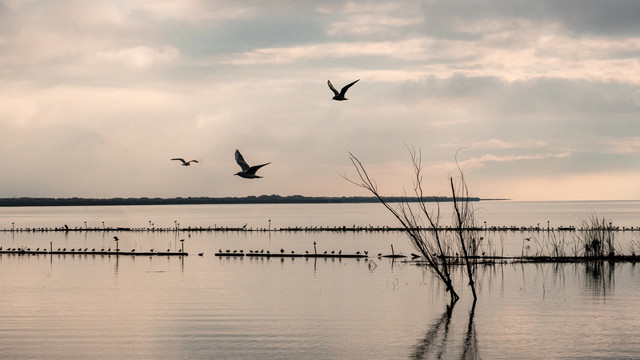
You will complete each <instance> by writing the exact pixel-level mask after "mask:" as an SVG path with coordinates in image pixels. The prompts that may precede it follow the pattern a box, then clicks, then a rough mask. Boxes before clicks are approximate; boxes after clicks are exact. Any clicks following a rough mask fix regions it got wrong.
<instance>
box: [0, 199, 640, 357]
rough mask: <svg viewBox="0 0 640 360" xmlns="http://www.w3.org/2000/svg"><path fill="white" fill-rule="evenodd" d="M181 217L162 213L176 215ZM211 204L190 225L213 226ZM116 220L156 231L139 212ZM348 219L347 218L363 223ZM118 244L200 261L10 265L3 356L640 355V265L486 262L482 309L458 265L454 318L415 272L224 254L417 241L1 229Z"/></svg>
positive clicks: (386, 264) (515, 243)
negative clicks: (223, 253) (178, 252)
mask: <svg viewBox="0 0 640 360" xmlns="http://www.w3.org/2000/svg"><path fill="white" fill-rule="evenodd" d="M341 206H342V205H341ZM368 206H372V204H369V205H368ZM169 208H171V207H169ZM169 208H163V209H156V210H158V211H160V213H162V214H164V215H162V216H165V217H166V219H170V217H169V215H168V213H167V212H166V210H167V209H169ZM266 208H269V207H266ZM294 208H295V207H294ZM312 208H315V207H312ZM337 208H338V209H341V208H340V207H337ZM198 209H202V208H198V207H195V208H190V209H189V211H187V213H185V214H182V215H181V216H180V218H181V219H198V220H197V221H204V220H205V219H206V221H210V220H211V219H213V218H211V216H210V215H211V214H210V213H208V212H204V213H203V214H199V213H198V211H197V210H198ZM262 209H265V208H262ZM295 209H298V208H295ZM325 209H326V210H330V209H332V207H326V208H325ZM371 209H374V207H371ZM0 210H2V211H4V212H3V213H2V214H3V215H0V218H2V219H6V218H7V216H8V215H7V214H8V213H9V212H8V211H6V209H0ZM23 210H24V211H26V212H29V211H33V210H25V209H23ZM238 210H239V212H237V213H234V214H235V216H239V215H238V214H240V213H242V211H240V208H238ZM20 211H22V210H18V212H20ZM46 211H51V212H52V214H55V209H49V210H46ZM59 211H61V213H60V214H66V215H65V216H67V215H69V214H72V213H73V211H77V210H73V211H72V212H71V213H68V211H71V209H62V210H59ZM101 211H102V210H101ZM104 211H105V212H111V215H109V216H114V218H113V219H115V216H116V215H114V214H116V213H118V212H121V211H126V214H125V215H124V217H126V218H130V219H139V220H135V221H134V222H135V223H136V224H137V223H138V222H140V223H141V226H144V225H145V222H146V224H148V221H149V220H148V219H147V217H148V216H146V215H148V214H143V213H142V212H140V213H139V211H140V209H129V208H124V209H122V208H121V209H118V208H117V207H116V208H113V209H106V210H104ZM150 211H151V212H153V211H155V210H154V209H151V210H150ZM252 211H253V210H252ZM288 211H291V208H289V210H288ZM365 213H366V212H365ZM60 214H58V215H55V216H61V215H60ZM132 214H133V215H132ZM250 214H253V215H251V216H254V218H255V219H257V218H258V212H253V213H252V212H250ZM307 214H308V213H307ZM345 214H348V212H338V213H334V214H333V215H332V216H334V219H341V221H345V222H354V221H353V218H348V217H347V218H342V216H345ZM50 215H51V214H50ZM50 215H46V216H44V218H48V217H47V216H50ZM227 215H228V216H231V215H229V214H227ZM30 216H34V219H35V220H33V221H34V222H35V221H36V220H37V219H38V218H37V216H35V215H34V214H32V215H30ZM51 216H53V215H51ZM55 216H54V217H55ZM69 216H70V215H69ZM73 216H76V219H81V218H82V217H81V215H79V214H75V215H73ZM118 216H120V215H118ZM282 216H283V218H284V217H285V215H284V212H283V213H282ZM299 216H300V217H301V218H305V217H306V216H307V215H305V214H304V212H302V213H301V214H299ZM314 216H320V215H314ZM322 216H329V215H322ZM358 216H361V215H358ZM160 217H161V216H157V218H160ZM327 218H328V217H327ZM39 219H40V220H42V219H43V218H39ZM143 219H146V220H143ZM273 219H278V218H277V217H273ZM323 219H325V218H323ZM3 221H4V222H6V220H3ZM109 221H111V220H109ZM182 221H183V222H185V223H186V222H187V221H185V220H182ZM197 221H196V220H194V222H197ZM213 221H217V219H214V220H213ZM234 221H238V220H237V219H236V220H234ZM278 221H279V220H278ZM323 221H324V220H323ZM76 222H77V223H82V221H80V220H77V221H76ZM88 222H89V221H88ZM172 222H173V220H171V223H172ZM238 222H240V221H238ZM156 223H160V221H159V220H156ZM171 223H169V222H168V225H169V226H170V225H171ZM273 223H274V226H275V224H276V223H277V221H276V220H273ZM3 224H4V223H3ZM3 224H0V227H2V226H4V225H3ZM265 225H266V223H265ZM90 226H91V225H90ZM501 234H502V236H503V238H502V239H494V240H493V245H494V246H498V244H500V245H499V246H504V248H505V250H506V251H512V252H515V253H516V254H519V253H520V251H521V250H522V244H523V241H522V236H523V233H521V232H504V233H501ZM627 234H629V233H627ZM115 235H117V236H118V237H119V238H120V242H119V245H120V248H121V249H130V248H136V249H139V250H143V249H150V248H154V249H166V248H171V249H178V248H179V247H180V239H185V249H186V250H187V251H188V252H190V254H191V255H190V256H188V257H186V258H184V259H182V260H181V259H178V258H167V257H147V256H144V257H136V258H132V257H127V256H123V257H119V258H118V259H117V260H116V258H115V257H114V256H111V257H108V256H93V255H60V256H57V255H56V256H43V255H40V256H15V255H1V256H0V273H1V274H2V277H1V279H2V285H3V287H2V288H3V291H2V293H0V303H2V304H3V306H2V309H3V310H2V311H1V312H0V323H2V324H3V326H2V329H0V331H2V336H0V358H48V359H56V358H69V357H76V358H89V357H94V356H95V354H101V355H102V356H101V358H104V359H116V358H122V357H123V356H124V355H126V356H127V357H135V358H165V359H174V358H225V357H226V358H238V357H240V358H278V359H287V358H291V359H298V358H310V359H325V358H407V357H412V358H432V356H431V355H433V354H435V357H437V356H438V354H441V355H442V358H455V359H457V358H460V357H461V356H462V355H465V354H466V355H469V356H467V358H478V357H480V358H484V359H500V358H504V359H507V358H509V359H510V358H528V359H536V358H540V359H543V358H544V359H546V358H549V357H552V358H553V357H555V358H558V357H565V358H570V357H573V356H577V357H579V356H593V357H596V358H597V357H625V356H628V357H633V356H635V353H634V352H635V351H636V350H637V349H638V348H640V340H638V339H639V338H640V337H638V336H637V335H638V334H640V316H639V315H638V312H637V308H638V306H639V305H640V285H638V284H640V281H639V277H640V273H639V268H638V267H637V266H635V265H633V264H629V263H618V264H615V265H612V264H609V263H607V262H599V263H597V262H594V263H582V264H507V265H494V266H480V267H479V268H478V270H477V274H478V281H477V284H478V288H477V290H478V294H479V299H478V302H477V304H476V306H475V308H473V307H472V306H471V303H470V299H471V294H470V292H469V289H468V287H466V286H465V284H466V279H465V276H464V274H463V273H462V271H461V269H460V268H458V270H457V271H456V272H455V274H454V282H455V287H456V290H457V291H458V293H459V294H460V295H461V300H460V301H459V302H458V303H457V304H456V305H455V307H454V308H453V309H452V312H451V315H450V316H449V315H447V314H446V306H445V305H446V304H447V303H448V295H447V294H446V292H445V291H444V288H443V287H442V286H441V284H439V283H438V282H436V281H435V280H434V278H433V277H432V276H431V275H430V273H429V271H427V270H425V269H423V268H420V267H417V266H415V265H414V264H410V263H404V262H401V261H396V262H392V261H391V260H389V259H377V258H375V259H369V260H357V259H342V260H340V259H316V260H315V261H314V260H312V259H303V258H295V259H290V258H289V259H275V258H271V259H264V258H248V257H245V258H228V259H227V258H219V257H214V256H213V252H214V251H217V250H218V249H220V248H221V249H244V250H245V251H248V250H250V249H251V250H259V249H263V248H264V249H270V250H271V251H272V252H273V251H279V249H280V248H283V249H285V250H287V251H289V250H294V251H296V252H304V250H309V251H311V250H313V243H314V242H316V243H317V248H318V251H319V252H323V251H325V250H327V251H331V250H336V251H337V250H340V249H341V250H343V252H351V253H352V252H355V251H363V250H368V251H369V254H377V253H378V252H383V253H389V252H390V248H389V245H390V244H393V245H394V248H395V249H396V251H397V252H403V253H405V254H408V253H410V252H411V251H413V249H412V248H411V247H410V245H409V243H408V241H407V239H406V238H405V235H404V234H402V233H385V232H379V233H366V232H362V233H339V232H296V233H280V232H272V233H267V232H229V233H223V232H220V233H216V232H191V233H189V232H184V231H181V232H179V233H176V232H152V231H141V232H117V233H114V232H69V233H65V232H15V233H11V232H0V246H3V247H7V246H13V247H19V246H30V247H33V248H36V247H49V246H53V247H54V248H58V247H67V248H78V247H81V248H83V249H84V248H89V249H91V248H94V247H95V248H101V247H103V246H104V247H110V246H111V247H114V246H115V243H114V241H113V236H115ZM536 236H537V238H535V239H534V240H532V241H530V243H532V246H533V245H535V246H538V245H537V244H538V243H540V244H545V241H547V242H549V240H545V236H546V232H541V233H539V234H538V235H536ZM616 240H618V238H616ZM484 241H487V239H485V240H484ZM50 244H51V245H50ZM534 249H535V248H534ZM485 250H486V249H485ZM532 251H533V250H532ZM198 252H204V253H205V255H204V256H203V257H200V256H197V255H196V254H197V253H198ZM374 263H375V265H374ZM370 265H371V266H370ZM605 350H606V351H605Z"/></svg>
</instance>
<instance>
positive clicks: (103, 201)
mask: <svg viewBox="0 0 640 360" xmlns="http://www.w3.org/2000/svg"><path fill="white" fill-rule="evenodd" d="M384 199H385V201H387V202H392V203H395V202H405V201H408V202H417V201H427V202H450V201H453V199H452V198H451V197H446V196H428V197H425V198H424V199H418V198H405V197H404V196H386V197H384ZM488 200H507V199H480V198H479V197H470V198H469V199H468V201H474V202H478V201H488ZM378 201H379V200H378V198H376V197H372V196H371V197H367V196H340V197H330V196H302V195H290V196H281V195H260V196H245V197H174V198H149V197H139V198H122V197H116V198H79V197H71V198H41V197H13V198H0V207H18V206H112V205H113V206H115V205H199V204H202V205H224V204H363V203H377V202H378Z"/></svg>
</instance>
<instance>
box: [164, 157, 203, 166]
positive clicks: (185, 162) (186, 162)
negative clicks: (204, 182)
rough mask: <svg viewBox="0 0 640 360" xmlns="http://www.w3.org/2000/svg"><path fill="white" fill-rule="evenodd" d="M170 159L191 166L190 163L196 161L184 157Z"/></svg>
mask: <svg viewBox="0 0 640 360" xmlns="http://www.w3.org/2000/svg"><path fill="white" fill-rule="evenodd" d="M171 160H178V161H182V166H191V163H196V164H197V163H198V160H189V161H185V159H183V158H173V159H171Z"/></svg>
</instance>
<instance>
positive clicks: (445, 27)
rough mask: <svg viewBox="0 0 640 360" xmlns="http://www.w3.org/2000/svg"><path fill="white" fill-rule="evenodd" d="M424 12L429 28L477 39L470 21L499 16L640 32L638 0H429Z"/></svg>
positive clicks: (580, 30)
mask: <svg viewBox="0 0 640 360" xmlns="http://www.w3.org/2000/svg"><path fill="white" fill-rule="evenodd" d="M422 12H423V14H424V17H425V21H426V26H427V28H428V29H429V30H430V31H432V32H434V33H438V32H440V33H447V34H449V35H450V36H452V35H453V36H455V37H457V38H463V37H465V36H466V37H467V38H468V39H469V40H471V39H474V38H475V37H477V36H478V34H474V32H473V31H469V30H465V27H466V25H469V24H470V23H476V22H482V21H488V20H495V19H509V18H511V19H524V20H534V21H535V20H549V19H551V20H555V21H557V22H559V23H561V24H563V25H564V26H565V27H566V28H567V29H568V30H569V31H570V32H572V33H575V34H586V35H589V34H597V35H610V36H613V35H625V36H629V35H638V34H640V22H639V21H638V19H640V2H638V1H635V0H613V1H598V0H572V1H555V0H541V1H512V0H493V1H473V0H454V1H425V2H424V3H423V7H422Z"/></svg>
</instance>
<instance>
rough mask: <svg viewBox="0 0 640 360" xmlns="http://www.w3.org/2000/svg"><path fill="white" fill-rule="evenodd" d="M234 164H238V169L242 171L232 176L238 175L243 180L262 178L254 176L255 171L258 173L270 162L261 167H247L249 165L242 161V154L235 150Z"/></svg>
mask: <svg viewBox="0 0 640 360" xmlns="http://www.w3.org/2000/svg"><path fill="white" fill-rule="evenodd" d="M236 162H237V163H238V165H240V168H242V171H238V172H237V173H235V174H234V175H238V176H240V177H241V178H245V179H258V178H262V176H258V175H256V171H258V169H260V168H261V167H263V166H265V165H269V164H271V162H268V163H266V164H262V165H254V166H249V164H247V162H246V161H244V158H243V157H242V154H240V151H238V150H237V149H236Z"/></svg>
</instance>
